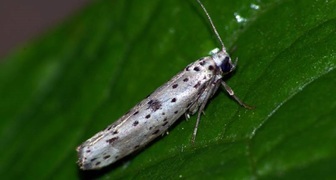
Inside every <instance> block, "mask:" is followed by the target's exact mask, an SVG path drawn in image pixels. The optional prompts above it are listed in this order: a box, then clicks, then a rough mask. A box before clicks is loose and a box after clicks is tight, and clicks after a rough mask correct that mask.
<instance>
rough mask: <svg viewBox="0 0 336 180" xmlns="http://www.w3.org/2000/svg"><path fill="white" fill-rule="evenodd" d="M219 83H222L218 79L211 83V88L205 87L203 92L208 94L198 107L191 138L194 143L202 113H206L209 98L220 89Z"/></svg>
mask: <svg viewBox="0 0 336 180" xmlns="http://www.w3.org/2000/svg"><path fill="white" fill-rule="evenodd" d="M219 85H220V83H219V81H217V82H215V83H213V84H211V85H210V88H209V90H207V89H205V90H204V92H203V93H207V94H206V96H205V98H204V101H203V102H202V103H201V105H200V107H199V109H198V112H197V120H196V124H195V128H194V133H193V137H192V139H191V142H192V144H194V142H195V139H196V135H197V130H198V125H199V123H200V120H201V115H202V113H204V112H203V110H204V108H205V106H206V104H207V102H208V100H209V99H210V97H211V96H212V95H213V94H214V93H215V92H216V90H217V89H218V87H219Z"/></svg>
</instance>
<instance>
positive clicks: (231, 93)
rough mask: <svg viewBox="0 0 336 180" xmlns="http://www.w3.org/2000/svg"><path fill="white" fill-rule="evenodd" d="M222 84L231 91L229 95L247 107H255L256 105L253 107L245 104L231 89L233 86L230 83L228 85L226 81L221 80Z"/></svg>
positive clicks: (227, 90)
mask: <svg viewBox="0 0 336 180" xmlns="http://www.w3.org/2000/svg"><path fill="white" fill-rule="evenodd" d="M221 84H222V86H223V87H224V88H225V90H226V92H228V93H229V95H230V96H231V97H233V99H235V100H236V101H237V102H238V103H239V104H240V105H241V106H243V107H244V108H246V109H253V108H254V107H251V106H249V105H247V104H245V103H244V102H243V101H241V100H240V99H239V98H238V97H237V96H236V95H235V94H234V92H233V90H232V89H231V87H230V86H229V85H227V84H226V83H225V82H224V81H221Z"/></svg>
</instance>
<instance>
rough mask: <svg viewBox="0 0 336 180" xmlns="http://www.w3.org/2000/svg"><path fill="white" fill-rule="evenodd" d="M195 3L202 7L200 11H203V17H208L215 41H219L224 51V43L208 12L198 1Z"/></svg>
mask: <svg viewBox="0 0 336 180" xmlns="http://www.w3.org/2000/svg"><path fill="white" fill-rule="evenodd" d="M197 2H198V3H199V4H200V6H201V7H202V9H203V11H204V13H205V15H206V16H207V17H208V20H209V22H210V24H211V26H212V29H213V31H214V32H215V34H216V36H217V39H218V40H219V42H220V43H221V45H222V49H225V46H224V43H223V41H222V38H221V37H220V35H219V34H218V32H217V29H216V27H215V25H214V23H213V22H212V19H211V17H210V15H209V13H208V11H207V10H206V9H205V7H204V6H203V4H202V3H201V1H200V0H197Z"/></svg>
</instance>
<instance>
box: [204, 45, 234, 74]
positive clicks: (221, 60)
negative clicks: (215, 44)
mask: <svg viewBox="0 0 336 180" xmlns="http://www.w3.org/2000/svg"><path fill="white" fill-rule="evenodd" d="M210 54H211V56H212V59H213V60H214V61H215V63H216V65H217V67H218V68H220V70H221V71H222V72H223V74H228V73H230V72H231V71H233V70H234V69H235V68H236V63H232V61H231V58H230V56H229V54H228V53H227V52H226V50H225V49H222V50H219V49H218V48H216V49H214V50H212V51H211V52H210Z"/></svg>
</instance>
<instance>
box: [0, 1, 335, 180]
mask: <svg viewBox="0 0 336 180" xmlns="http://www.w3.org/2000/svg"><path fill="white" fill-rule="evenodd" d="M204 5H205V6H206V7H207V9H208V11H209V13H210V14H211V16H212V18H213V20H214V23H215V24H216V27H217V28H218V31H219V33H220V34H221V36H222V38H223V40H224V43H225V44H226V46H227V48H228V49H230V51H231V52H232V53H231V55H232V58H236V57H239V62H238V68H237V70H236V71H235V72H234V73H233V74H232V76H230V77H228V78H226V79H225V80H226V81H227V82H228V84H229V85H230V86H231V87H232V88H233V89H234V90H235V93H236V95H237V96H239V97H240V98H241V99H243V100H244V102H246V103H248V104H250V105H253V106H255V109H253V110H247V109H244V108H241V107H239V105H238V104H237V103H236V102H235V101H234V100H232V99H231V98H230V97H229V96H228V95H226V93H225V92H224V91H220V92H218V93H217V94H216V95H215V97H214V98H213V99H212V100H211V101H210V102H209V104H208V106H207V108H206V110H205V115H204V116H202V119H201V123H200V125H199V130H198V136H197V139H196V143H195V144H194V145H193V144H191V143H190V139H191V137H192V131H193V129H194V125H195V120H196V117H195V116H193V117H192V118H191V119H190V120H189V121H185V120H184V118H183V117H182V118H181V119H180V120H179V121H178V122H177V123H176V124H175V125H174V126H173V127H171V128H170V130H169V135H166V136H163V137H160V138H158V139H157V140H156V141H154V142H153V143H151V145H149V146H147V147H146V148H144V149H143V150H142V151H140V152H136V153H135V154H133V155H132V156H129V157H126V158H124V159H122V160H121V161H119V162H117V163H115V164H113V165H111V166H109V167H107V168H104V169H102V170H99V171H86V172H83V171H80V170H79V169H78V167H77V165H76V163H75V162H76V160H77V155H76V152H75V149H76V147H77V146H78V145H79V144H80V143H81V142H83V141H85V140H86V139H87V138H89V137H91V136H92V135H94V134H95V133H96V132H98V131H100V130H102V129H104V128H105V127H107V126H108V125H109V124H110V123H112V122H113V121H115V120H117V119H118V118H119V117H120V116H122V115H123V113H125V112H127V110H128V109H130V108H131V107H132V106H133V105H135V104H136V103H137V102H139V101H140V100H142V99H143V98H144V97H146V95H148V94H149V93H151V92H152V91H153V90H155V88H157V87H159V86H160V85H162V84H163V83H164V82H166V81H167V80H169V79H170V78H171V77H172V76H174V75H175V74H176V73H177V72H179V71H180V70H183V68H184V67H185V66H186V65H187V64H189V63H191V62H193V61H194V60H196V59H198V58H200V57H202V56H205V55H206V54H207V52H208V51H210V50H211V49H213V48H214V47H216V46H218V42H217V40H216V38H215V36H214V34H213V32H212V30H211V28H210V26H209V23H208V21H207V19H206V17H205V16H204V13H203V12H202V10H201V8H200V7H199V5H198V4H197V3H196V2H195V1H193V0H191V1H178V0H175V1H149V0H148V1H135V0H133V1H132V0H131V1H130V0H128V1H125V0H124V1H122V0H119V1H117V0H114V1H111V0H100V1H95V2H93V3H91V5H90V6H88V7H86V8H85V9H83V10H82V11H81V12H80V13H78V14H77V15H76V16H73V17H71V18H69V19H68V20H67V21H66V22H64V23H63V24H60V25H59V27H57V28H56V29H54V30H52V31H50V32H48V33H47V34H45V35H43V36H41V37H40V38H39V39H37V40H35V41H34V42H31V43H28V44H26V45H24V46H23V47H22V48H20V49H18V50H17V51H16V52H15V53H13V54H11V55H10V56H9V57H7V58H6V59H4V63H2V64H1V66H0V97H1V101H0V118H1V121H0V133H1V134H0V147H1V149H0V150H1V154H0V175H1V177H6V179H22V178H23V177H24V178H25V179H50V178H55V179H76V178H83V179H91V178H94V179H96V178H101V179H117V178H128V179H132V178H133V179H135V178H140V179H176V178H188V179H204V178H207V177H209V178H210V177H211V178H216V179H254V178H257V179H303V178H304V179H333V178H335V177H336V172H335V171H334V167H335V166H336V141H335V139H336V121H335V114H336V93H335V92H336V70H335V68H336V33H335V31H336V18H335V17H336V11H335V7H336V1H335V0H329V1H325V0H323V1H322V0H295V1H294V0H265V1H247V0H237V1H220V0H213V1H208V0H204Z"/></svg>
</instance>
